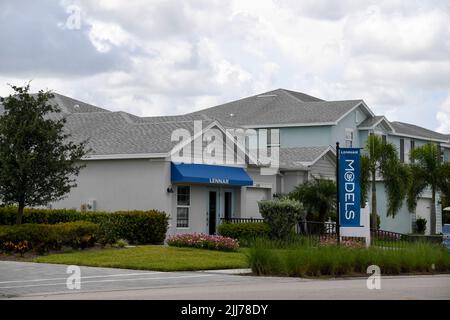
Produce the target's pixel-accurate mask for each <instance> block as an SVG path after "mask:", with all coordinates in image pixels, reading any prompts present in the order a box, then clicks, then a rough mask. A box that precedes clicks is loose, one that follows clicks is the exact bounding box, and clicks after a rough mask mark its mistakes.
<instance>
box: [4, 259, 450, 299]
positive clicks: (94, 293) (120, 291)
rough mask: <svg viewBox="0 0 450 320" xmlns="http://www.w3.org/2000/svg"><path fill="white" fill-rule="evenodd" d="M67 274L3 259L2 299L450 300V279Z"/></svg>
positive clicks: (88, 270) (90, 271) (104, 270)
mask: <svg viewBox="0 0 450 320" xmlns="http://www.w3.org/2000/svg"><path fill="white" fill-rule="evenodd" d="M66 270H67V266H66V265H52V264H37V263H26V262H9V261H0V299H189V300H194V299H207V300H215V299H221V300H229V299H236V300H245V299H450V275H434V276H402V277H382V282H381V286H382V288H381V290H368V289H367V287H366V278H353V279H326V280H317V279H300V278H282V277H254V276H243V275H235V274H232V273H230V272H208V271H202V272H157V271H138V270H126V269H113V268H93V267H81V268H80V270H81V287H80V289H79V290H78V289H73V290H70V289H68V287H67V285H66V281H67V278H68V277H69V276H70V274H67V273H66ZM241 271H242V272H244V271H247V270H241ZM239 273H240V272H239Z"/></svg>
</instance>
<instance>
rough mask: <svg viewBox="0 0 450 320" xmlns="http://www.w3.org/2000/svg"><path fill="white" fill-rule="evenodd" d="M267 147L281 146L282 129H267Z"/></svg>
mask: <svg viewBox="0 0 450 320" xmlns="http://www.w3.org/2000/svg"><path fill="white" fill-rule="evenodd" d="M267 145H268V146H269V147H272V146H280V129H267Z"/></svg>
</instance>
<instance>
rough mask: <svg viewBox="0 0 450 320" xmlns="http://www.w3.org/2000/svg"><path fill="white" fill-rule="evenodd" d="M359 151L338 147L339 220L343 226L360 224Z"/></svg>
mask: <svg viewBox="0 0 450 320" xmlns="http://www.w3.org/2000/svg"><path fill="white" fill-rule="evenodd" d="M360 197H361V185H360V152H359V149H354V148H341V149H339V212H340V214H339V220H340V225H341V226H343V227H345V226H347V227H357V226H358V227H359V226H360V211H361V207H360V202H361V199H360Z"/></svg>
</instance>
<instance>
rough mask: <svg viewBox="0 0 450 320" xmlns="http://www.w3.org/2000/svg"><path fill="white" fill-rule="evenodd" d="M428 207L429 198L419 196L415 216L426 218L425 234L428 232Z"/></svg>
mask: <svg viewBox="0 0 450 320" xmlns="http://www.w3.org/2000/svg"><path fill="white" fill-rule="evenodd" d="M430 208H431V199H425V198H419V200H417V207H416V218H417V219H418V218H424V219H426V220H427V229H426V231H425V234H430Z"/></svg>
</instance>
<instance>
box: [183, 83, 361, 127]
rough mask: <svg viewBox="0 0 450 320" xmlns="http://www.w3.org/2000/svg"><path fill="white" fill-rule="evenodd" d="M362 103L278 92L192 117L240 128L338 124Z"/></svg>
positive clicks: (240, 101)
mask: <svg viewBox="0 0 450 320" xmlns="http://www.w3.org/2000/svg"><path fill="white" fill-rule="evenodd" d="M361 102H362V100H345V101H323V100H320V99H318V98H315V97H311V96H308V95H305V94H303V93H300V92H294V91H288V90H284V89H277V90H274V91H269V92H266V93H263V94H259V95H255V96H251V97H248V98H244V99H240V100H236V101H232V102H229V103H225V104H222V105H219V106H215V107H212V108H208V109H204V110H200V111H197V112H193V113H191V115H199V114H204V115H207V116H208V117H211V118H214V119H218V120H220V121H228V122H230V123H232V124H233V125H237V126H259V125H278V124H281V125H283V124H286V125H287V124H313V123H330V122H335V121H336V120H338V119H339V118H340V117H341V116H343V115H344V114H345V113H346V112H348V111H349V110H350V109H352V108H353V107H355V106H356V105H357V104H359V103H361Z"/></svg>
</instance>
